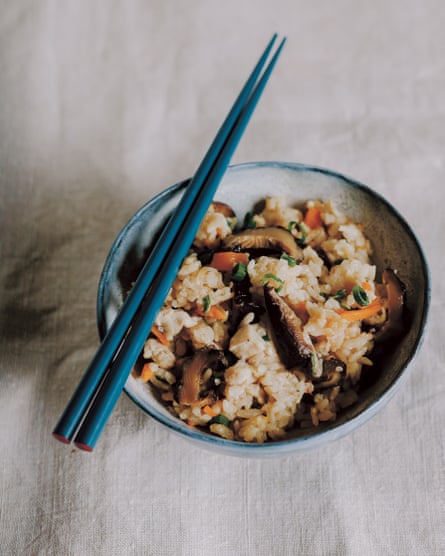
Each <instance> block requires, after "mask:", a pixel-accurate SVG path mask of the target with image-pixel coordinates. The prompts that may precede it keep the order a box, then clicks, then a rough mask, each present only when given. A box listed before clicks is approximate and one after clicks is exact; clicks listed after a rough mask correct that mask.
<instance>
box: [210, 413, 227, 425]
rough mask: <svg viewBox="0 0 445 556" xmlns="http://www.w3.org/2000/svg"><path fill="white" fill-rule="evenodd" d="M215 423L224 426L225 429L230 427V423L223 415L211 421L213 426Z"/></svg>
mask: <svg viewBox="0 0 445 556" xmlns="http://www.w3.org/2000/svg"><path fill="white" fill-rule="evenodd" d="M214 423H218V424H220V425H224V426H225V427H228V426H229V425H230V421H229V420H228V419H227V417H226V416H225V415H222V413H220V414H219V415H216V416H215V417H213V418H212V419H210V421H209V424H210V425H213V424H214Z"/></svg>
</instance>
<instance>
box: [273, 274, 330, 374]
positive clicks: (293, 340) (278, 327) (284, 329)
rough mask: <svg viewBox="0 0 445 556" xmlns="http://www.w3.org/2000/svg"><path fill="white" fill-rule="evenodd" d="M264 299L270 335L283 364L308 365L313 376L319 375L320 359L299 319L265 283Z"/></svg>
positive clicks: (289, 366)
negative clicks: (269, 324) (270, 326)
mask: <svg viewBox="0 0 445 556" xmlns="http://www.w3.org/2000/svg"><path fill="white" fill-rule="evenodd" d="M264 299H265V302H266V309H267V313H268V315H269V319H270V322H271V325H272V336H273V339H274V342H275V345H276V348H277V351H278V354H279V356H280V359H281V361H282V362H283V364H284V365H285V366H286V367H287V368H288V369H290V368H293V367H306V368H307V367H309V368H310V370H311V374H312V375H313V376H319V375H320V374H321V372H320V371H321V369H320V360H319V359H318V357H317V353H316V351H315V348H314V345H313V344H312V342H311V340H310V338H308V337H306V336H305V334H304V332H303V324H302V322H301V319H300V318H299V317H298V316H297V315H296V314H295V312H294V311H293V310H292V309H291V308H290V307H289V305H288V304H287V303H286V301H285V300H284V299H283V298H282V297H281V296H279V295H278V293H277V292H276V291H275V289H274V288H272V287H271V286H268V285H267V284H266V285H265V286H264Z"/></svg>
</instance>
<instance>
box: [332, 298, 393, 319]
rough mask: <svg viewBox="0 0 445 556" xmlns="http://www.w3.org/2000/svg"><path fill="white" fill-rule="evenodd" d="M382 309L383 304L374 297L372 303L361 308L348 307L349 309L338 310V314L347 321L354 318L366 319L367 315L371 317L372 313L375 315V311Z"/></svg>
mask: <svg viewBox="0 0 445 556" xmlns="http://www.w3.org/2000/svg"><path fill="white" fill-rule="evenodd" d="M382 309H383V305H382V303H381V302H380V300H379V299H378V298H377V299H374V301H373V302H372V303H370V304H369V305H367V306H366V307H363V308H361V309H350V310H347V309H346V310H342V311H338V314H339V315H340V316H341V317H342V318H344V319H346V320H349V321H355V320H363V319H368V318H369V317H373V316H374V315H377V313H379V312H380V311H381V310H382Z"/></svg>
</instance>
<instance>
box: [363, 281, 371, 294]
mask: <svg viewBox="0 0 445 556" xmlns="http://www.w3.org/2000/svg"><path fill="white" fill-rule="evenodd" d="M361 286H362V288H363V289H364V290H365V291H367V292H370V291H371V290H372V288H371V284H370V283H369V282H362V283H361Z"/></svg>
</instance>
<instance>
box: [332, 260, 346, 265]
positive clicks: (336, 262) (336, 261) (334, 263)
mask: <svg viewBox="0 0 445 556" xmlns="http://www.w3.org/2000/svg"><path fill="white" fill-rule="evenodd" d="M346 260H347V259H336V260H335V261H334V262H333V263H332V266H336V265H338V264H341V263H342V262H343V261H346Z"/></svg>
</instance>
